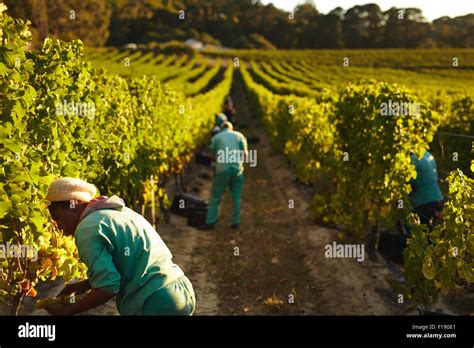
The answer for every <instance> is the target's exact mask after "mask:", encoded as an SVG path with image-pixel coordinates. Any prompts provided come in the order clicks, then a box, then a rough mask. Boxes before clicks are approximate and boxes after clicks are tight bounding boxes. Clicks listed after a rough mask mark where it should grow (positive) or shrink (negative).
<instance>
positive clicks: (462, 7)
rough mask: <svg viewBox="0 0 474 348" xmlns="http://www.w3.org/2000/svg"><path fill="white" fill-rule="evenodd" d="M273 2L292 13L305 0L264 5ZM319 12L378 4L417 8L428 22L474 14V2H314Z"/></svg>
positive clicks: (362, 0)
mask: <svg viewBox="0 0 474 348" xmlns="http://www.w3.org/2000/svg"><path fill="white" fill-rule="evenodd" d="M270 2H272V3H273V4H274V5H275V6H276V7H279V8H281V9H283V10H286V11H291V10H293V9H294V8H295V6H297V5H298V4H299V3H302V2H304V1H303V0H262V3H263V4H268V3H270ZM314 3H315V4H316V8H317V9H318V11H319V12H322V13H328V12H329V11H331V10H332V9H334V8H336V7H342V8H343V9H345V10H347V9H348V8H351V7H353V6H355V5H364V4H369V3H376V4H378V5H379V6H380V8H381V9H382V11H385V10H388V9H389V8H390V7H417V8H419V9H421V10H422V12H423V15H424V16H425V18H427V19H428V20H430V21H432V20H433V19H436V18H439V17H442V16H449V17H456V16H462V15H465V14H468V13H474V0H314Z"/></svg>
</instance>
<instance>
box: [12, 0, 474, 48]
mask: <svg viewBox="0 0 474 348" xmlns="http://www.w3.org/2000/svg"><path fill="white" fill-rule="evenodd" d="M4 1H5V3H6V5H7V6H8V8H9V12H10V14H11V15H12V16H14V17H21V18H24V19H29V20H30V21H31V22H32V27H33V29H32V30H33V36H34V38H35V41H36V42H37V43H39V42H41V41H42V40H43V39H44V38H45V37H47V36H53V37H59V38H61V39H64V40H71V39H73V38H80V39H82V40H83V41H84V42H85V43H86V45H89V46H104V45H107V46H109V45H123V44H127V43H132V42H133V43H138V44H151V43H160V42H168V41H174V40H177V41H184V40H186V39H189V38H194V39H196V40H200V41H202V42H204V43H205V44H211V45H217V46H225V47H233V48H267V49H272V48H294V49H303V48H417V47H420V48H434V47H474V35H472V33H473V32H474V14H467V15H464V16H459V17H454V18H451V17H447V16H445V17H440V18H438V19H435V20H434V21H432V22H430V21H428V20H426V19H425V18H424V17H423V13H422V11H421V10H420V9H418V8H395V7H392V8H390V9H388V10H386V11H382V10H381V8H380V7H379V6H378V5H377V4H373V3H371V4H365V5H357V6H354V7H352V8H349V9H347V10H344V9H342V8H341V7H336V8H335V9H333V10H332V11H330V12H329V13H327V14H323V13H320V12H319V11H318V10H317V6H316V5H315V3H314V2H313V1H307V2H305V3H303V4H300V5H298V6H297V7H295V9H294V10H293V11H291V12H285V11H283V10H281V9H278V8H276V7H275V6H273V5H272V4H268V5H263V4H262V3H261V2H260V0H213V1H210V0H4Z"/></svg>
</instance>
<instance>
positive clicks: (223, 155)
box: [211, 128, 247, 174]
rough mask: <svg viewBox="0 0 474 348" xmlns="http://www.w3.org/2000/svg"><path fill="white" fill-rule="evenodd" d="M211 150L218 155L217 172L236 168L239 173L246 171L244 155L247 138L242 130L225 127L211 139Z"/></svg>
mask: <svg viewBox="0 0 474 348" xmlns="http://www.w3.org/2000/svg"><path fill="white" fill-rule="evenodd" d="M211 150H212V151H213V153H214V155H215V156H216V173H222V172H225V171H226V170H227V169H229V168H236V169H238V170H239V172H238V173H239V174H240V173H242V172H243V171H244V165H243V161H244V156H243V154H244V153H246V152H247V139H245V137H244V135H243V134H242V133H240V132H236V131H234V130H229V129H228V128H224V129H223V130H222V131H221V132H220V133H218V134H216V135H214V136H213V137H212V139H211Z"/></svg>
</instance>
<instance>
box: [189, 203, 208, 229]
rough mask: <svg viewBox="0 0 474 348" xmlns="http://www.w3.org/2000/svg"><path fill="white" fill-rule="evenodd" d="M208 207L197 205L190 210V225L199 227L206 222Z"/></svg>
mask: <svg viewBox="0 0 474 348" xmlns="http://www.w3.org/2000/svg"><path fill="white" fill-rule="evenodd" d="M206 215H207V208H204V207H195V208H190V209H189V210H188V226H192V227H198V226H201V225H204V224H205V223H206Z"/></svg>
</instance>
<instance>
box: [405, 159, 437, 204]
mask: <svg viewBox="0 0 474 348" xmlns="http://www.w3.org/2000/svg"><path fill="white" fill-rule="evenodd" d="M411 160H412V163H413V164H414V165H415V168H416V173H417V176H416V179H414V180H412V181H411V182H410V183H411V186H412V189H413V190H412V192H411V193H410V200H411V201H412V204H413V205H414V206H415V207H418V206H420V205H422V204H426V203H430V202H435V201H440V200H442V199H443V194H442V193H441V190H440V188H439V185H438V171H437V169H436V161H435V159H434V157H433V156H432V155H431V153H429V152H428V151H426V152H425V153H424V155H423V157H422V158H421V159H418V158H417V156H416V155H412V156H411Z"/></svg>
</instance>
